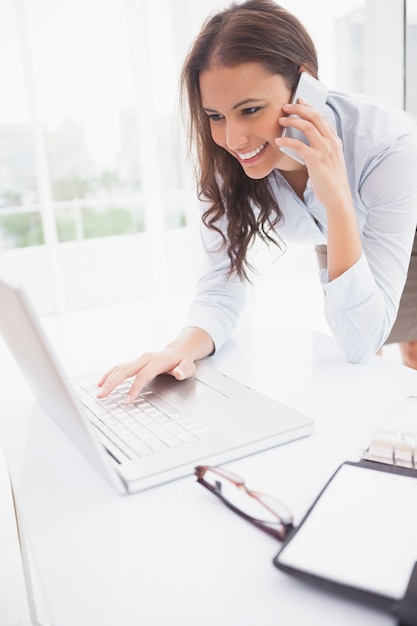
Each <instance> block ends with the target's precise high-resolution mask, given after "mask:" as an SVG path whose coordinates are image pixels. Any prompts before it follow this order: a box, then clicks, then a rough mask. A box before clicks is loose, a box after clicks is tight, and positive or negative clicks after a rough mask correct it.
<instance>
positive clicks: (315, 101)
mask: <svg viewBox="0 0 417 626" xmlns="http://www.w3.org/2000/svg"><path fill="white" fill-rule="evenodd" d="M327 94H328V89H327V87H326V86H325V85H323V83H321V82H320V81H318V80H317V79H316V78H314V77H313V76H311V74H308V73H307V72H301V74H300V78H299V80H298V84H297V87H296V89H295V91H294V94H293V97H292V98H291V103H292V104H296V103H297V102H298V99H299V98H303V99H304V100H305V101H306V102H307V104H309V105H310V106H311V107H313V109H315V110H316V111H318V112H319V113H323V111H324V106H325V104H326V100H327ZM294 115H295V114H293V116H294ZM295 117H298V116H295ZM281 137H290V138H291V139H298V140H299V141H302V142H303V143H305V144H306V145H307V146H308V145H310V144H309V141H308V139H307V137H306V136H305V135H304V133H302V132H301V131H300V130H298V129H297V128H289V127H287V126H286V127H285V128H284V129H283V130H282V135H281ZM280 149H281V151H282V152H284V153H285V154H287V155H288V156H290V157H291V158H293V159H295V160H296V161H298V162H299V163H302V164H303V165H304V159H303V158H302V157H301V156H300V155H299V154H297V152H295V151H294V150H292V149H291V148H284V147H282V148H280Z"/></svg>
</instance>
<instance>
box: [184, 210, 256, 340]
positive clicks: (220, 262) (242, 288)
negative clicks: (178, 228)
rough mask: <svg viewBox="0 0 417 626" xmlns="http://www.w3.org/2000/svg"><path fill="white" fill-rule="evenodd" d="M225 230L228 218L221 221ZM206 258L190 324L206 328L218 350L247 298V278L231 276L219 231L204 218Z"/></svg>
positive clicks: (188, 323)
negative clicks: (211, 226) (211, 227)
mask: <svg viewBox="0 0 417 626" xmlns="http://www.w3.org/2000/svg"><path fill="white" fill-rule="evenodd" d="M220 228H221V230H222V232H226V222H225V220H224V221H223V222H222V223H221V224H220ZM200 232H201V238H202V244H203V245H202V249H203V262H202V270H201V273H200V277H199V280H198V283H197V292H196V295H195V297H194V299H193V300H192V302H191V305H190V308H189V311H188V317H187V326H196V327H198V328H202V329H203V330H205V331H206V332H207V333H208V334H209V335H210V336H211V338H212V340H213V343H214V346H215V350H218V349H219V348H220V347H221V346H222V345H223V343H224V342H225V341H226V340H227V339H228V338H229V336H230V335H231V333H232V332H233V330H234V329H235V327H236V325H237V322H238V319H239V317H240V314H241V312H242V309H243V308H244V306H245V302H246V282H245V281H243V280H240V279H239V278H237V277H236V276H234V275H233V276H231V277H228V276H227V274H228V271H229V269H230V260H229V257H228V255H227V252H226V249H225V247H224V245H223V239H222V237H221V235H220V234H219V233H217V232H216V231H213V230H211V229H209V228H207V226H205V225H204V223H203V222H201V226H200Z"/></svg>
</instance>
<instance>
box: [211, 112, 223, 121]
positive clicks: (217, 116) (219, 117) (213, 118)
mask: <svg viewBox="0 0 417 626" xmlns="http://www.w3.org/2000/svg"><path fill="white" fill-rule="evenodd" d="M208 118H209V120H210V121H211V122H219V121H220V120H222V119H223V115H220V113H211V115H209V116H208Z"/></svg>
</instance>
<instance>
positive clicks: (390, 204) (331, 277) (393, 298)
mask: <svg viewBox="0 0 417 626" xmlns="http://www.w3.org/2000/svg"><path fill="white" fill-rule="evenodd" d="M339 105H340V103H339ZM340 106H345V104H342V105H340ZM353 106H354V105H353ZM353 106H352V110H350V109H347V110H346V107H347V105H346V106H345V110H344V114H346V115H348V119H347V120H346V125H347V127H348V130H347V131H346V132H345V134H343V132H344V130H343V124H342V123H341V124H342V137H343V139H344V145H343V146H342V143H341V140H340V138H339V137H337V135H336V133H335V132H334V131H333V129H332V128H331V127H330V126H329V125H328V124H327V122H326V120H325V119H324V118H322V117H321V116H320V115H318V114H317V113H316V112H314V111H312V109H310V108H309V107H307V106H304V105H301V104H300V105H297V107H298V108H297V109H296V108H295V107H293V109H294V111H292V112H297V113H298V114H299V115H300V116H301V115H302V116H303V117H304V118H305V119H301V120H297V118H285V120H282V121H283V124H288V123H291V124H294V125H295V124H296V125H297V127H298V128H300V130H302V131H303V132H304V133H305V134H306V135H307V136H308V138H309V140H310V142H311V144H310V146H304V145H301V146H300V148H299V146H298V144H297V150H298V151H299V152H300V153H301V152H303V157H304V159H305V161H306V164H307V167H308V172H309V176H310V181H311V185H312V188H313V191H314V194H315V196H316V197H317V199H318V200H319V201H320V202H321V203H322V204H323V206H324V208H325V212H326V225H325V228H326V229H327V239H328V270H327V272H326V271H322V284H323V288H324V291H325V294H326V297H325V312H326V318H327V320H328V322H329V325H330V327H331V328H332V331H333V333H334V335H335V338H336V339H337V340H338V342H339V343H340V345H341V347H342V349H343V351H344V352H345V355H346V357H347V359H348V360H349V361H359V360H361V359H363V358H364V357H366V356H368V355H370V354H374V353H375V352H376V351H377V350H378V349H379V348H380V347H381V345H383V343H384V341H385V340H386V338H387V336H388V334H389V332H390V330H391V328H392V325H393V323H394V321H395V318H396V315H397V311H398V306H399V302H400V298H401V293H402V290H403V288H404V284H405V280H406V277H407V269H408V264H409V260H410V253H411V247H412V243H413V239H414V235H415V229H416V220H417V180H416V176H415V172H416V171H417V136H416V129H415V127H414V126H413V123H412V122H411V120H409V119H407V118H406V117H404V116H403V115H404V114H403V113H402V112H395V111H394V110H392V111H390V112H387V111H385V112H384V111H381V112H379V110H378V107H377V106H375V105H374V106H373V107H371V106H370V105H369V104H366V105H365V106H366V107H367V109H366V114H364V117H365V116H366V119H363V120H362V126H361V127H359V128H357V127H355V125H354V122H352V119H351V117H350V116H349V113H350V114H351V115H355V116H356V117H357V115H358V111H357V110H356V109H355V110H353ZM371 118H372V119H371ZM287 119H291V120H294V121H291V122H288V121H286V120H287ZM364 122H367V123H366V124H365V123H364ZM280 123H281V120H280ZM345 135H346V136H345ZM277 143H278V145H279V141H278V142H277ZM342 148H343V150H342ZM294 149H295V146H294ZM345 159H346V164H347V166H346V164H345ZM347 168H349V169H348V170H347ZM358 221H359V222H360V224H358Z"/></svg>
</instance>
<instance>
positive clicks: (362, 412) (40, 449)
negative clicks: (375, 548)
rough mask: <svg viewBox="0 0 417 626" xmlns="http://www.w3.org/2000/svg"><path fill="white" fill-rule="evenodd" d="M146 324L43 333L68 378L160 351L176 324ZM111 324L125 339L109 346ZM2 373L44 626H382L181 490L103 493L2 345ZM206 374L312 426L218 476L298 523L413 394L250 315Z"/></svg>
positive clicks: (207, 499) (0, 427)
mask: <svg viewBox="0 0 417 626" xmlns="http://www.w3.org/2000/svg"><path fill="white" fill-rule="evenodd" d="M157 317H158V316H157ZM174 317H175V316H174ZM160 321H161V320H158V319H156V326H155V329H154V330H152V332H151V331H150V329H149V324H148V326H147V327H145V324H142V321H141V319H140V315H139V314H138V312H137V311H136V310H135V307H134V306H132V307H131V308H130V309H129V310H128V311H126V312H123V313H121V312H120V311H119V310H117V309H113V310H111V309H108V310H106V311H103V312H101V313H99V312H94V314H93V313H92V312H88V313H86V314H83V315H81V314H79V315H72V316H70V317H62V318H54V319H50V320H44V325H45V327H46V330H47V332H48V334H49V336H50V339H51V340H52V343H53V344H54V345H55V347H56V349H57V351H58V353H59V356H60V357H61V360H62V361H63V363H64V365H65V366H66V368H67V370H68V371H69V372H70V373H71V374H75V373H84V372H86V371H87V370H94V371H95V370H101V371H102V370H104V369H106V368H107V366H108V365H112V364H113V362H115V361H120V360H124V359H126V358H131V357H132V356H135V355H136V354H137V353H139V352H141V351H142V349H148V348H149V347H150V344H153V345H154V346H155V347H156V346H160V345H161V344H162V343H163V342H164V341H165V339H166V338H169V337H170V336H172V332H171V330H172V328H171V325H172V327H174V326H175V324H176V322H177V320H176V319H173V318H171V319H170V322H169V323H166V324H165V326H164V331H161V324H160V323H158V322H160ZM120 326H123V332H124V339H123V338H122V339H120V338H117V337H116V336H115V335H113V333H112V332H111V331H112V330H114V328H115V327H120ZM157 327H158V328H159V331H158V330H156V328H157ZM176 327H178V326H176ZM105 329H106V330H105ZM161 333H162V334H161ZM164 333H166V335H167V336H166V337H165V336H163V335H164ZM107 334H108V335H109V336H108V337H107V338H106V342H105V341H103V339H104V338H105V337H106V335H107ZM132 337H134V338H135V339H134V342H133V340H132ZM133 343H134V344H135V345H133ZM132 345H133V349H132ZM113 359H114V361H113ZM0 363H1V364H2V368H1V369H2V372H6V374H3V384H4V385H5V387H6V388H5V389H4V390H3V389H2V394H1V400H0V439H1V442H2V444H3V447H4V450H5V453H6V457H7V460H8V463H9V468H10V472H11V475H12V480H13V485H14V488H15V492H16V497H17V499H18V503H19V506H20V509H21V511H22V514H23V517H24V522H25V525H26V528H27V531H28V536H29V539H30V541H31V544H32V547H33V551H34V554H35V558H36V561H37V564H38V568H39V571H40V575H41V578H42V581H43V584H44V589H45V592H46V596H47V599H48V603H49V607H50V611H51V614H52V618H53V623H54V624H55V626H74V625H75V624H76V625H77V626H92V625H93V624H94V625H96V624H97V625H98V624H100V626H115V625H116V624H117V625H123V626H138V625H139V624H146V625H150V626H162V625H165V624H174V625H177V624H178V626H180V625H181V626H191V625H192V626H195V624H196V623H198V624H199V625H200V626H209V625H210V626H212V625H214V624H216V626H231V625H233V626H234V625H236V626H237V625H239V626H254V625H255V624H262V626H269V625H271V626H272V625H274V626H276V624H285V626H305V625H307V624H308V625H312V626H314V625H316V624H317V625H318V624H320V626H326V625H328V626H334V624H337V625H338V626H345V625H346V626H351V625H352V624H361V626H384V625H385V624H386V625H393V624H394V623H395V622H394V619H393V618H392V617H390V616H388V615H386V614H385V613H382V612H380V611H378V610H376V609H373V608H370V607H367V606H364V605H362V604H359V603H355V602H352V601H350V600H348V599H346V598H343V597H339V596H335V595H332V594H330V593H328V592H325V591H323V590H320V589H317V588H315V587H311V586H309V585H308V584H306V583H303V582H301V581H298V580H295V579H293V578H291V577H290V576H288V575H286V574H284V573H282V572H279V571H278V570H277V569H276V568H274V566H273V565H272V558H273V557H274V555H275V554H276V552H277V551H278V549H279V545H280V544H279V543H278V542H277V541H275V540H274V539H272V538H271V537H269V536H267V535H264V534H263V533H262V532H260V531H259V530H257V529H256V528H254V527H252V526H251V525H250V524H248V523H246V522H245V521H243V520H242V519H240V518H239V517H238V516H235V515H234V514H233V513H231V512H230V511H229V510H228V509H226V507H224V506H223V505H222V504H221V503H220V502H219V501H218V500H217V499H216V498H215V497H213V496H212V495H211V494H210V493H208V492H207V491H206V490H204V489H203V488H201V487H200V486H199V485H197V484H196V482H195V479H194V477H187V478H183V479H181V480H178V481H175V482H172V483H169V484H165V485H162V486H160V487H157V488H154V489H151V490H148V491H145V492H142V493H139V494H136V495H133V496H126V497H121V496H118V495H116V494H114V493H113V492H112V491H111V489H110V488H109V487H108V486H107V484H106V483H104V481H103V480H102V479H101V477H100V476H99V475H98V474H96V472H95V470H94V469H93V468H92V467H91V466H90V465H89V464H88V462H87V461H86V460H85V459H84V458H83V457H82V456H81V454H80V453H79V452H78V450H77V449H76V448H75V447H74V446H73V445H72V444H71V443H70V442H69V441H68V440H67V439H66V437H65V435H64V434H63V433H61V432H60V431H59V429H58V428H57V427H56V426H55V424H54V423H53V422H52V420H50V419H49V418H47V417H45V415H44V414H43V413H42V412H41V411H40V410H39V409H38V408H37V407H36V405H34V404H33V398H32V396H31V394H30V393H29V391H28V390H27V388H26V386H25V383H24V382H23V381H22V378H21V377H20V374H19V373H18V371H17V369H16V367H15V365H14V363H13V362H12V361H11V358H10V356H9V354H8V352H7V350H6V348H5V346H4V345H3V344H0ZM211 364H213V365H215V366H216V367H218V368H219V369H221V370H223V371H224V372H226V373H229V374H231V375H233V376H235V377H236V378H239V379H240V380H242V381H243V382H246V383H247V384H250V385H252V386H255V387H257V388H259V389H260V390H262V391H264V392H266V393H268V394H269V395H271V396H274V397H276V398H278V399H279V400H281V401H283V402H286V403H287V404H289V405H290V406H292V407H294V408H296V409H298V410H300V411H303V412H305V413H307V414H308V415H310V416H311V417H312V418H313V419H314V420H315V431H314V433H313V434H312V435H311V436H309V437H307V438H305V439H301V440H298V441H295V442H292V443H289V444H285V445H283V446H280V447H277V448H275V449H272V450H269V451H267V452H263V453H260V454H256V455H252V456H250V457H247V458H245V459H241V460H239V461H236V462H234V463H230V464H229V465H228V466H229V467H230V468H231V469H233V471H235V472H237V473H239V474H240V475H241V476H243V477H244V478H245V479H246V482H247V484H248V485H249V486H250V487H252V488H254V489H258V490H261V491H264V492H265V493H269V494H271V495H274V496H276V497H277V498H278V499H280V500H281V501H282V502H284V503H285V504H286V505H287V506H288V507H289V508H290V509H291V510H292V511H293V512H294V513H295V516H296V520H298V519H300V517H301V516H302V515H303V514H304V512H305V511H306V510H307V508H308V507H309V505H310V504H311V502H312V501H313V500H314V498H315V497H316V495H317V494H318V492H319V491H320V489H321V488H322V486H323V485H324V483H325V482H326V481H327V479H328V478H329V477H330V475H331V473H332V472H333V471H334V470H335V469H336V467H337V466H338V465H339V464H340V463H341V462H343V461H344V460H346V459H348V458H350V459H352V458H353V459H356V458H357V457H358V456H359V454H360V450H361V449H362V447H364V446H366V445H367V443H368V441H369V437H370V435H371V433H372V432H373V431H374V430H375V429H377V428H378V427H379V426H380V425H381V424H383V423H384V422H385V421H386V419H388V417H389V416H390V414H391V413H392V411H393V410H394V409H395V407H396V406H397V405H398V404H399V402H400V401H401V400H402V399H403V398H404V397H405V396H407V395H412V394H416V393H417V372H416V371H412V370H409V369H407V368H404V367H402V366H401V365H398V364H396V363H394V362H391V361H388V360H385V359H383V358H379V357H372V358H370V359H369V360H368V361H367V362H364V363H361V364H357V365H352V364H347V363H345V362H344V360H343V358H342V356H341V353H340V351H339V349H338V347H337V345H336V343H335V342H334V341H333V339H331V338H330V337H327V336H325V335H321V334H318V333H315V332H312V331H310V330H308V329H305V328H292V327H291V326H290V325H289V324H286V325H285V326H283V325H281V324H279V323H276V320H271V319H269V320H268V319H265V318H263V319H262V321H261V322H260V321H259V320H256V319H253V318H251V314H249V315H248V317H247V318H246V321H244V322H243V323H242V325H241V327H240V329H239V330H238V332H237V333H236V335H235V337H234V339H233V340H232V341H230V342H229V343H228V344H226V345H225V346H224V348H223V349H222V350H221V351H220V352H219V353H218V354H217V355H215V357H212V359H211ZM93 366H94V367H93ZM69 468H71V469H69Z"/></svg>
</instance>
